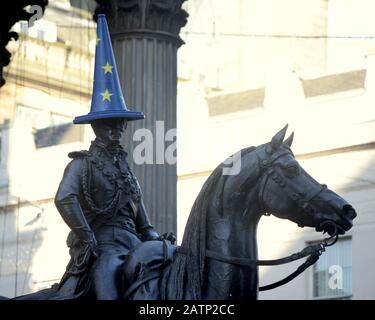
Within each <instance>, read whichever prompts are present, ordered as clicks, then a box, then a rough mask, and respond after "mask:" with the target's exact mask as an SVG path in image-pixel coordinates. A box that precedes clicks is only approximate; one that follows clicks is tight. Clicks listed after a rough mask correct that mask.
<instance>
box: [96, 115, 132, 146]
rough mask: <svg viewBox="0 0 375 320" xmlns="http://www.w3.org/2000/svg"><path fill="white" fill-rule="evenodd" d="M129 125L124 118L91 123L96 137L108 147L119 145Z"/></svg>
mask: <svg viewBox="0 0 375 320" xmlns="http://www.w3.org/2000/svg"><path fill="white" fill-rule="evenodd" d="M127 125H128V121H127V120H126V119H124V118H109V119H99V120H94V121H92V122H91V127H92V129H93V130H94V133H95V135H96V137H97V138H99V139H100V140H101V141H103V142H104V143H105V144H107V145H117V144H119V143H120V140H121V138H122V135H123V133H124V132H125V130H126V128H127Z"/></svg>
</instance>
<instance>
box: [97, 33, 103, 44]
mask: <svg viewBox="0 0 375 320" xmlns="http://www.w3.org/2000/svg"><path fill="white" fill-rule="evenodd" d="M100 40H102V39H100V38H99V37H98V35H96V45H98V43H99V41H100Z"/></svg>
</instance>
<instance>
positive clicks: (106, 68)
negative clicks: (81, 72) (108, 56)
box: [102, 61, 113, 74]
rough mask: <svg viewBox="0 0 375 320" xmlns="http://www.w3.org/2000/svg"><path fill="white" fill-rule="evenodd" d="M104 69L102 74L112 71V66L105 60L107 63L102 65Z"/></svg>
mask: <svg viewBox="0 0 375 320" xmlns="http://www.w3.org/2000/svg"><path fill="white" fill-rule="evenodd" d="M102 68H103V69H104V74H106V73H112V68H113V66H111V65H110V64H109V63H108V61H107V64H106V65H105V66H103V67H102Z"/></svg>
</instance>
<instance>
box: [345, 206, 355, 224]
mask: <svg viewBox="0 0 375 320" xmlns="http://www.w3.org/2000/svg"><path fill="white" fill-rule="evenodd" d="M342 211H343V212H344V213H345V215H346V217H347V218H349V219H350V220H353V219H354V218H355V217H356V216H357V213H356V212H355V210H354V209H353V207H352V206H351V205H350V204H346V205H344V207H343V208H342Z"/></svg>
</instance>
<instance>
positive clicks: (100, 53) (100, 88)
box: [73, 14, 145, 124]
mask: <svg viewBox="0 0 375 320" xmlns="http://www.w3.org/2000/svg"><path fill="white" fill-rule="evenodd" d="M144 117H145V116H144V114H143V112H138V111H130V110H129V109H128V108H127V106H126V103H125V100H124V97H123V94H122V91H121V86H120V81H119V78H118V73H117V68H116V61H115V57H114V54H113V50H112V44H111V39H110V36H109V32H108V26H107V21H106V19H105V15H104V14H99V15H98V24H97V35H96V50H95V70H94V85H93V93H92V101H91V110H90V112H89V113H88V114H86V115H83V116H79V117H76V118H75V119H74V120H73V123H75V124H83V123H90V122H91V121H93V120H97V119H108V118H124V119H127V120H129V121H131V120H139V119H144Z"/></svg>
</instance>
